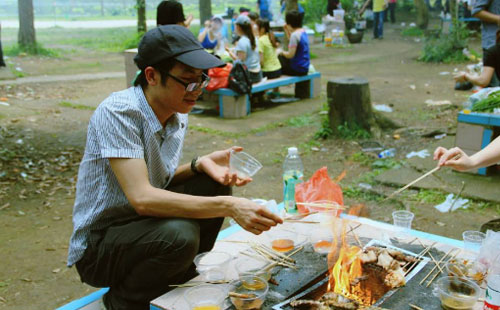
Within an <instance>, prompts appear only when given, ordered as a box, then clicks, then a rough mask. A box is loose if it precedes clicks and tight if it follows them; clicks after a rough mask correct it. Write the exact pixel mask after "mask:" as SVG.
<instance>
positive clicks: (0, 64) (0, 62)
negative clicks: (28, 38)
mask: <svg viewBox="0 0 500 310" xmlns="http://www.w3.org/2000/svg"><path fill="white" fill-rule="evenodd" d="M0 67H5V62H4V60H3V50H2V42H0Z"/></svg>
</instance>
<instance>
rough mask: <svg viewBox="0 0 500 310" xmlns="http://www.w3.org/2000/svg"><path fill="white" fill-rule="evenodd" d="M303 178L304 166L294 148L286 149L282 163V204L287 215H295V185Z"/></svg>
mask: <svg viewBox="0 0 500 310" xmlns="http://www.w3.org/2000/svg"><path fill="white" fill-rule="evenodd" d="M303 177H304V165H303V164H302V160H301V159H300V156H299V151H298V150H297V148H296V147H290V148H288V155H287V156H286V157H285V162H284V163H283V203H284V205H285V210H286V212H287V213H296V212H297V205H296V204H295V185H297V184H298V183H301V182H302V181H303Z"/></svg>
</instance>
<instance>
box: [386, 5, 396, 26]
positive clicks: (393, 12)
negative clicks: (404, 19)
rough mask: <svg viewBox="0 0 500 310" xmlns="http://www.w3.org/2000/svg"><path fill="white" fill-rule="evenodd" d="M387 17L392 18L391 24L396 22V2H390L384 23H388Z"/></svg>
mask: <svg viewBox="0 0 500 310" xmlns="http://www.w3.org/2000/svg"><path fill="white" fill-rule="evenodd" d="M387 15H390V17H391V23H393V24H394V23H395V22H396V2H389V6H388V8H387V10H386V12H385V14H384V21H387V18H388V17H387Z"/></svg>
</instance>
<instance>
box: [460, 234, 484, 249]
mask: <svg viewBox="0 0 500 310" xmlns="http://www.w3.org/2000/svg"><path fill="white" fill-rule="evenodd" d="M462 237H463V239H464V247H465V249H466V250H468V251H474V252H479V249H480V248H481V245H482V244H483V241H484V239H485V238H486V234H485V233H482V232H480V231H476V230H466V231H464V232H463V233H462Z"/></svg>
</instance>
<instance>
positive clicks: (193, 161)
mask: <svg viewBox="0 0 500 310" xmlns="http://www.w3.org/2000/svg"><path fill="white" fill-rule="evenodd" d="M198 159H200V156H196V157H195V158H193V160H192V161H191V171H193V172H194V173H196V174H200V173H201V171H200V170H198V168H196V163H197V162H198Z"/></svg>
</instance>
